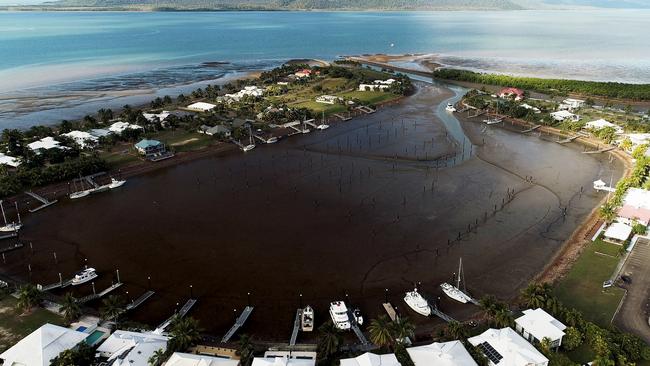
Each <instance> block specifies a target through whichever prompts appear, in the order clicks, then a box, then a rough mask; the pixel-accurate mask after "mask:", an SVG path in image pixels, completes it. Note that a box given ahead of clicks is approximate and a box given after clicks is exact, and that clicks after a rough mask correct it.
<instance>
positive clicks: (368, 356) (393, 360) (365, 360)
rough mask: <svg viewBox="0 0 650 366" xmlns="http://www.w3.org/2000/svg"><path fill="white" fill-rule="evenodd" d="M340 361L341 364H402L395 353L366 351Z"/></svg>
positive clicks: (384, 365)
mask: <svg viewBox="0 0 650 366" xmlns="http://www.w3.org/2000/svg"><path fill="white" fill-rule="evenodd" d="M340 362H341V363H340V365H341V366H401V364H400V363H399V362H398V361H397V357H395V354H394V353H388V354H384V355H376V354H374V353H370V352H366V353H364V354H362V355H361V356H358V357H354V358H346V359H342V360H341V361H340Z"/></svg>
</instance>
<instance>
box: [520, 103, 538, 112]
mask: <svg viewBox="0 0 650 366" xmlns="http://www.w3.org/2000/svg"><path fill="white" fill-rule="evenodd" d="M519 106H520V107H521V108H525V109H528V110H530V111H533V112H534V113H535V114H537V113H542V111H540V110H539V108H537V107H533V106H532V105H530V104H527V103H523V104H520V105H519Z"/></svg>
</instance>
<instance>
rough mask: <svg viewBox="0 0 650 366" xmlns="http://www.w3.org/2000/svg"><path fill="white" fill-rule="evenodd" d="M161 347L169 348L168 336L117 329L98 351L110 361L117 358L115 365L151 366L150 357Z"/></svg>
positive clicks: (163, 348)
mask: <svg viewBox="0 0 650 366" xmlns="http://www.w3.org/2000/svg"><path fill="white" fill-rule="evenodd" d="M159 349H162V350H163V351H164V350H165V349H167V337H165V336H161V335H157V334H152V333H136V332H128V331H124V330H116V331H115V332H114V333H113V334H111V336H110V337H108V339H106V340H105V341H104V343H102V344H101V345H100V346H99V348H97V352H99V353H100V354H101V355H102V357H107V358H108V360H109V361H111V360H113V359H115V362H114V363H113V366H149V358H150V357H151V356H152V355H153V354H154V353H155V352H156V351H157V350H159Z"/></svg>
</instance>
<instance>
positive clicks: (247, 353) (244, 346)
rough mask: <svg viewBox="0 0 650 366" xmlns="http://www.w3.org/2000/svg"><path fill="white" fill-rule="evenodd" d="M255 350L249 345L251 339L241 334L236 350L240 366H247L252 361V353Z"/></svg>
mask: <svg viewBox="0 0 650 366" xmlns="http://www.w3.org/2000/svg"><path fill="white" fill-rule="evenodd" d="M254 350H255V348H254V347H253V344H252V343H251V337H250V336H249V335H248V334H242V335H241V336H240V337H239V344H238V348H237V355H238V356H239V357H240V359H241V364H242V366H248V365H249V364H250V363H251V361H252V360H253V352H254Z"/></svg>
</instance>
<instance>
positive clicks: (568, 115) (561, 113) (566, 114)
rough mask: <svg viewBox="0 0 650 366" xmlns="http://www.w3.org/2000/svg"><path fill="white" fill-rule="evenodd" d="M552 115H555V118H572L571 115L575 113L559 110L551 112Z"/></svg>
mask: <svg viewBox="0 0 650 366" xmlns="http://www.w3.org/2000/svg"><path fill="white" fill-rule="evenodd" d="M551 116H553V117H555V118H564V119H566V118H571V117H573V116H575V114H573V113H571V112H569V111H557V112H553V113H551Z"/></svg>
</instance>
